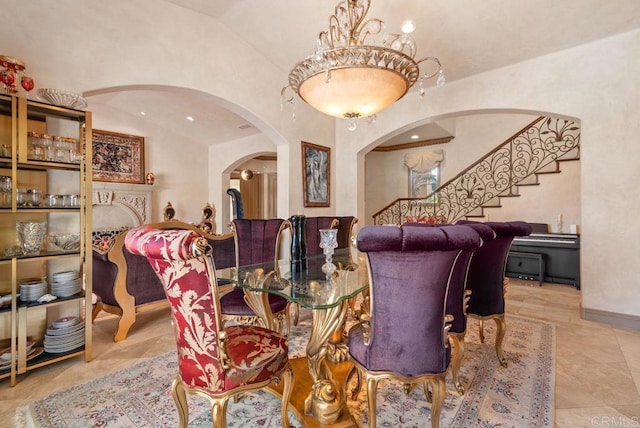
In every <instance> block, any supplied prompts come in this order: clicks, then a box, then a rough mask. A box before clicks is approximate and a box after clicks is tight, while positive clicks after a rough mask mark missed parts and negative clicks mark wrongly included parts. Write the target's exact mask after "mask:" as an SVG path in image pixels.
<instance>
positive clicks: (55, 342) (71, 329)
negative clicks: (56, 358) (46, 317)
mask: <svg viewBox="0 0 640 428" xmlns="http://www.w3.org/2000/svg"><path fill="white" fill-rule="evenodd" d="M82 345H84V321H82V320H81V319H79V318H78V317H64V318H60V319H58V320H56V321H54V322H53V324H51V326H49V328H48V329H47V333H46V334H45V335H44V350H45V351H46V352H48V353H50V354H59V353H61V352H68V351H71V350H73V349H76V348H78V347H80V346H82Z"/></svg>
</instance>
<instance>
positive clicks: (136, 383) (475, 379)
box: [15, 314, 555, 428]
mask: <svg viewBox="0 0 640 428" xmlns="http://www.w3.org/2000/svg"><path fill="white" fill-rule="evenodd" d="M309 325H310V317H309V315H308V314H303V317H302V320H301V323H300V324H299V325H298V326H297V327H294V329H293V331H292V335H291V340H290V348H291V350H290V352H291V356H292V357H297V356H301V355H304V346H305V344H306V340H307V338H306V336H305V335H306V334H307V332H308V331H309ZM494 334H495V324H494V323H493V322H487V323H485V338H486V340H485V343H484V344H481V343H480V342H479V340H478V328H477V322H476V321H474V320H469V328H468V331H467V340H466V341H465V343H466V352H465V358H464V360H463V362H462V368H461V378H462V380H463V382H464V383H465V385H467V388H466V389H467V392H466V394H465V395H464V396H462V397H460V396H458V394H457V393H456V392H455V388H454V387H453V384H452V382H451V377H450V376H447V398H446V400H445V403H444V407H443V410H442V414H441V419H440V426H441V427H460V428H467V427H482V428H491V427H500V428H505V427H517V428H522V427H531V428H533V427H536V428H538V427H551V426H553V424H554V377H555V365H554V361H555V331H554V327H553V325H552V324H549V323H546V322H541V321H536V320H531V319H526V318H520V317H515V316H507V335H506V337H505V341H504V350H505V356H506V358H507V360H508V363H509V365H508V367H507V368H503V367H501V366H500V364H499V363H498V360H497V358H496V355H495V349H494V347H493V339H494ZM176 371H177V361H176V356H175V353H174V352H168V353H166V354H163V355H160V356H157V357H155V358H151V359H149V360H147V361H144V362H142V363H138V364H136V365H135V366H133V367H130V368H128V369H126V370H121V371H118V372H115V373H112V374H110V375H108V376H103V377H100V378H98V379H95V380H93V381H90V382H87V383H84V384H79V385H76V386H73V387H71V388H69V389H66V390H62V391H59V392H57V393H54V394H51V395H49V396H47V397H45V398H42V399H40V400H37V401H35V402H33V403H31V404H29V405H28V406H25V407H22V408H19V409H17V411H16V417H15V424H16V426H17V427H20V428H22V427H47V428H49V427H65V428H68V427H78V428H86V427H122V428H125V427H144V428H146V427H176V426H177V413H176V410H175V406H174V403H173V399H172V398H171V392H170V385H171V381H172V380H173V378H174V376H175V373H176ZM348 387H349V391H350V390H351V387H352V386H351V385H348ZM348 405H349V409H350V411H351V413H352V415H353V416H354V419H355V420H357V421H358V423H359V424H360V425H361V426H363V427H366V426H368V414H367V399H366V390H364V389H363V390H362V391H361V392H360V394H359V396H358V400H357V401H355V402H354V401H350V400H349V401H348ZM189 414H190V423H189V427H207V428H210V427H211V425H212V424H211V417H210V414H209V407H208V403H207V401H206V400H204V399H201V398H199V397H195V396H189ZM377 414H378V418H377V425H378V426H379V427H391V426H397V427H424V426H428V425H429V424H430V409H429V406H428V403H427V402H426V399H425V397H424V393H423V390H422V388H415V389H413V390H412V391H411V392H410V393H409V394H408V395H406V394H405V393H404V392H403V388H402V385H401V384H398V383H395V382H390V381H387V382H385V381H383V382H381V383H380V384H379V386H378V394H377ZM289 420H290V421H291V422H292V424H293V425H294V426H296V427H300V426H301V423H300V421H299V420H298V419H297V418H296V417H295V415H294V414H293V413H292V412H291V411H290V412H289ZM227 423H228V426H229V428H246V427H260V428H270V427H281V426H282V421H281V419H280V402H279V400H278V399H276V398H275V397H274V396H272V395H271V394H268V393H266V392H256V393H246V394H243V396H242V399H241V400H239V401H238V402H234V400H231V401H230V402H229V406H228V410H227Z"/></svg>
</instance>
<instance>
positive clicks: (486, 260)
mask: <svg viewBox="0 0 640 428" xmlns="http://www.w3.org/2000/svg"><path fill="white" fill-rule="evenodd" d="M456 224H464V225H469V224H478V223H474V222H471V221H467V220H460V221H458V222H457V223H456ZM484 224H485V225H487V226H489V227H491V229H493V231H494V232H495V234H496V238H495V239H493V240H491V241H489V242H486V243H485V245H483V246H482V248H480V249H479V250H478V251H476V253H475V254H474V256H473V258H472V259H471V264H470V265H469V273H468V275H467V289H468V290H470V291H471V295H470V296H469V307H468V308H467V314H468V315H469V316H472V317H474V318H477V319H478V320H479V328H480V332H479V333H480V341H482V342H484V332H483V322H484V320H487V319H493V320H494V321H495V323H496V327H497V331H496V343H495V347H496V355H497V356H498V360H499V361H500V364H501V365H502V366H503V367H506V366H507V360H506V359H505V357H504V355H503V352H502V341H503V339H504V336H505V334H506V332H507V324H506V321H505V317H504V313H505V309H504V306H505V305H504V295H505V294H506V286H507V285H508V280H507V278H505V276H504V272H505V268H506V266H507V256H508V255H509V249H510V248H511V243H512V242H513V238H515V237H516V236H528V235H530V234H531V225H530V224H529V223H525V222H523V221H507V222H486V223H484Z"/></svg>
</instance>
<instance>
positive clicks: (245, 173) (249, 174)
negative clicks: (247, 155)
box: [240, 169, 253, 181]
mask: <svg viewBox="0 0 640 428" xmlns="http://www.w3.org/2000/svg"><path fill="white" fill-rule="evenodd" d="M240 178H242V179H243V180H244V181H249V180H251V179H252V178H253V171H251V170H250V169H243V170H242V172H241V173H240Z"/></svg>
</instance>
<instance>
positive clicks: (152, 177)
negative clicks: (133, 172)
mask: <svg viewBox="0 0 640 428" xmlns="http://www.w3.org/2000/svg"><path fill="white" fill-rule="evenodd" d="M155 182H156V175H155V174H154V173H153V172H150V173H148V174H147V184H153V183H155Z"/></svg>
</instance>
